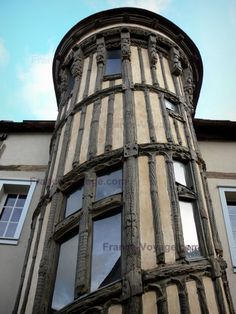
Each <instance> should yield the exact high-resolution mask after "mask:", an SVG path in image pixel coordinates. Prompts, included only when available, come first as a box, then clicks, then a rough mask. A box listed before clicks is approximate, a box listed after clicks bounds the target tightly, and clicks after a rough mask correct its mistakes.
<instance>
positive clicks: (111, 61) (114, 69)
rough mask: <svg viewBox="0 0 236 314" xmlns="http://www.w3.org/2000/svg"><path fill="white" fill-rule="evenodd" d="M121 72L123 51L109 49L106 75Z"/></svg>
mask: <svg viewBox="0 0 236 314" xmlns="http://www.w3.org/2000/svg"><path fill="white" fill-rule="evenodd" d="M120 73H121V51H120V49H116V50H107V60H106V71H105V75H113V74H120Z"/></svg>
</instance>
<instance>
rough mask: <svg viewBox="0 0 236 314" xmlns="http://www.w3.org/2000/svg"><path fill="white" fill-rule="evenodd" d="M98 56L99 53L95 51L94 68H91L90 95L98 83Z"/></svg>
mask: <svg viewBox="0 0 236 314" xmlns="http://www.w3.org/2000/svg"><path fill="white" fill-rule="evenodd" d="M96 56H97V54H96V53H94V54H93V62H92V69H91V73H92V75H91V76H90V82H89V91H88V95H91V94H93V93H94V91H95V84H96V77H97V61H96Z"/></svg>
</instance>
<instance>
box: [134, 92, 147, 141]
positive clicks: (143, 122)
mask: <svg viewBox="0 0 236 314" xmlns="http://www.w3.org/2000/svg"><path fill="white" fill-rule="evenodd" d="M134 102H135V120H136V129H137V142H138V143H139V144H143V143H149V142H150V137H149V127H148V121H147V109H146V103H145V97H144V93H143V92H142V91H135V92H134Z"/></svg>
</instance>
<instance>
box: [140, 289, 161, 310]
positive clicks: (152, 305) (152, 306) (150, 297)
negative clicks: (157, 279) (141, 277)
mask: <svg viewBox="0 0 236 314" xmlns="http://www.w3.org/2000/svg"><path fill="white" fill-rule="evenodd" d="M142 299H143V313H147V314H157V297H156V292H155V291H149V292H146V293H144V294H143V295H142Z"/></svg>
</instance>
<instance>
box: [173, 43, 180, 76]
mask: <svg viewBox="0 0 236 314" xmlns="http://www.w3.org/2000/svg"><path fill="white" fill-rule="evenodd" d="M170 60H171V73H172V74H174V75H176V76H179V75H180V74H181V73H182V71H183V69H182V65H181V61H180V53H179V50H178V48H177V47H172V48H171V50H170Z"/></svg>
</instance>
